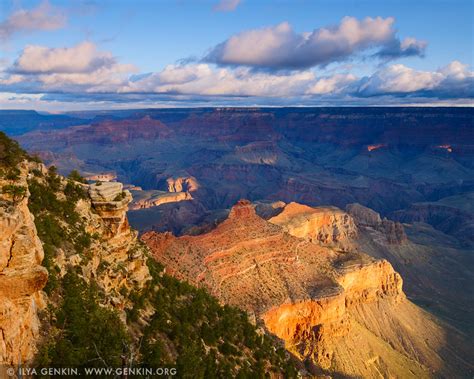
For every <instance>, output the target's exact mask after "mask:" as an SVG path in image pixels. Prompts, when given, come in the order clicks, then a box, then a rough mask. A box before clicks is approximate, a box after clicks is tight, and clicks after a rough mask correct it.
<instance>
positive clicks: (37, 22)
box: [0, 1, 66, 40]
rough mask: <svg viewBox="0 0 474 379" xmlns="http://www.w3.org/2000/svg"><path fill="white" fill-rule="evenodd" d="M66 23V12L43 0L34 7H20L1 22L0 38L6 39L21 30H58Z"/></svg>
mask: <svg viewBox="0 0 474 379" xmlns="http://www.w3.org/2000/svg"><path fill="white" fill-rule="evenodd" d="M65 24H66V16H65V14H64V13H63V12H62V11H61V10H60V9H58V8H56V7H53V6H52V5H50V4H49V2H48V1H43V2H42V3H41V4H40V5H38V7H36V8H34V9H31V10H25V9H20V10H18V11H16V12H14V13H12V14H11V15H10V16H9V17H8V18H7V19H6V20H4V21H3V22H1V23H0V39H3V40H6V39H8V38H10V37H11V36H12V35H13V34H15V33H19V32H33V31H35V30H56V29H60V28H62V27H63V26H64V25H65Z"/></svg>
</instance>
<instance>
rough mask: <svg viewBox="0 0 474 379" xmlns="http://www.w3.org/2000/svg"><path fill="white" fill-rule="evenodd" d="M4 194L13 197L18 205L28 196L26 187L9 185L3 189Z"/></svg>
mask: <svg viewBox="0 0 474 379" xmlns="http://www.w3.org/2000/svg"><path fill="white" fill-rule="evenodd" d="M2 192H3V193H5V194H7V195H9V196H11V197H12V199H13V202H15V203H16V202H18V201H21V200H23V198H24V197H25V196H26V187H23V186H17V185H13V184H8V185H5V186H3V187H2Z"/></svg>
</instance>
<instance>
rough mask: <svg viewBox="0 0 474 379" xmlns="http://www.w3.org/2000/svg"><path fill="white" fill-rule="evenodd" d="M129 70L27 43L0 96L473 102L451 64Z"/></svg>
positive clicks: (457, 65)
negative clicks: (356, 70)
mask: <svg viewBox="0 0 474 379" xmlns="http://www.w3.org/2000/svg"><path fill="white" fill-rule="evenodd" d="M357 38H358V37H357ZM354 39H356V36H354ZM408 45H409V44H408ZM408 45H407V46H408ZM136 71H137V70H136V68H135V67H134V66H132V65H129V64H123V63H120V62H119V61H118V59H117V58H116V57H115V56H113V55H112V54H111V53H110V52H107V51H101V50H100V49H98V47H97V46H96V45H95V44H93V43H91V42H88V41H85V42H82V43H79V44H77V45H75V46H72V47H66V48H47V47H44V46H35V45H30V46H27V47H25V49H24V50H23V51H22V52H21V53H20V55H19V57H18V59H17V60H16V61H15V62H14V63H13V64H12V65H11V66H10V67H8V68H6V70H4V71H3V73H0V93H2V92H3V93H10V94H15V95H14V96H13V97H12V98H13V99H14V98H18V99H22V98H23V97H24V96H26V95H36V94H42V97H41V99H42V101H43V102H44V101H53V100H54V101H56V100H57V101H60V102H70V101H74V99H75V101H78V102H84V103H90V102H94V101H97V102H108V103H110V102H116V103H126V102H133V103H134V104H136V103H138V102H143V103H147V104H152V103H153V102H157V101H159V102H170V104H178V103H192V104H206V103H209V102H212V104H215V105H218V104H220V105H222V104H226V103H227V104H228V103H229V102H231V103H233V104H234V103H235V104H240V105H245V104H248V105H252V104H267V105H295V104H307V105H308V104H313V105H314V104H315V102H317V104H320V103H324V102H325V101H328V102H329V101H332V102H333V103H332V104H333V105H341V104H351V105H353V104H365V105H367V104H370V102H371V101H381V102H382V103H387V102H389V101H390V99H392V100H393V99H400V100H399V101H405V100H403V99H408V98H411V99H416V102H418V103H421V102H424V101H428V100H427V99H451V100H452V101H458V100H459V99H470V98H473V97H474V74H473V72H472V71H470V68H469V67H468V66H467V65H465V64H463V63H461V62H458V61H453V62H451V63H449V64H448V65H446V66H444V67H441V68H440V69H438V70H435V71H421V70H415V69H413V68H410V67H407V66H405V65H401V64H393V65H390V66H384V67H381V68H379V69H378V70H377V71H375V72H374V73H373V74H371V75H368V76H366V77H363V78H358V77H356V76H355V75H354V74H352V73H350V72H348V68H347V66H339V68H337V67H333V69H332V70H330V71H325V73H323V74H322V75H320V74H316V72H315V71H314V70H312V69H305V70H303V69H301V70H275V71H272V70H255V69H253V68H252V67H246V66H228V67H223V66H219V65H214V64H210V63H202V62H201V63H185V64H173V65H168V66H166V67H165V68H164V69H163V70H161V71H158V72H150V73H139V72H136ZM25 99H27V97H25ZM371 99H372V100H371ZM374 99H376V100H374ZM6 101H10V100H8V98H7V100H6ZM407 101H408V100H407ZM429 101H433V100H429Z"/></svg>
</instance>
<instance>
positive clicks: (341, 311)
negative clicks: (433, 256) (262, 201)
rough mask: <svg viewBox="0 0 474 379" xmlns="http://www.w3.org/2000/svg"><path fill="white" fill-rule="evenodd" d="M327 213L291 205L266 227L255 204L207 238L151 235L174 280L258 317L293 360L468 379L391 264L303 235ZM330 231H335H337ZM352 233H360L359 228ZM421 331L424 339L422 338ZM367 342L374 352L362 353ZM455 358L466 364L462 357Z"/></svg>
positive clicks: (322, 368)
mask: <svg viewBox="0 0 474 379" xmlns="http://www.w3.org/2000/svg"><path fill="white" fill-rule="evenodd" d="M287 207H288V206H287ZM292 210H293V211H294V212H293V214H294V216H295V219H296V221H294V222H292V219H291V214H292ZM302 210H303V211H304V212H302ZM320 211H321V210H316V211H313V210H311V209H307V208H305V207H303V206H300V205H298V204H294V205H291V206H290V207H289V208H288V209H287V210H286V215H285V214H284V213H285V210H284V211H283V212H282V213H280V215H283V216H282V217H279V218H278V216H276V217H275V218H277V220H279V221H281V223H282V225H284V226H280V225H277V224H276V223H272V222H268V221H265V220H264V219H262V218H260V217H259V216H258V215H257V214H256V213H255V209H254V206H253V205H252V204H251V203H250V202H248V201H240V202H238V203H237V204H236V205H235V206H234V207H233V208H232V210H231V212H230V214H229V217H228V218H227V219H226V220H225V221H224V222H222V223H221V224H219V225H218V226H217V227H216V228H215V229H214V230H212V231H210V232H208V233H206V234H201V235H198V236H188V235H185V236H182V237H175V236H173V235H172V234H171V233H161V234H160V233H156V232H148V233H145V234H144V235H143V237H142V239H143V241H144V242H145V243H146V244H147V245H148V246H149V247H150V249H151V250H152V251H153V254H154V256H155V258H156V259H157V260H158V261H160V262H162V263H163V264H164V265H165V267H166V268H167V270H168V272H170V273H172V274H173V275H175V276H177V277H178V278H181V279H186V280H187V281H189V282H190V283H192V284H195V285H200V286H205V287H207V288H208V289H209V290H210V291H211V293H212V294H214V295H216V296H217V297H219V298H220V299H221V300H222V301H224V302H226V303H229V304H232V305H237V306H239V307H241V308H243V309H245V310H246V311H247V312H248V313H250V314H253V315H256V316H257V318H258V319H260V320H262V321H263V323H264V325H265V327H266V329H268V330H269V331H270V332H271V333H273V334H275V335H276V336H278V337H279V338H281V339H282V340H283V341H284V342H285V346H286V348H287V349H288V350H289V351H290V352H292V353H293V354H295V355H296V356H297V357H299V358H300V359H301V360H302V361H306V362H313V364H314V366H313V373H318V372H319V373H323V372H339V373H340V374H343V375H349V376H362V377H378V376H379V375H381V376H384V377H388V376H398V377H429V376H430V375H431V371H430V370H434V371H437V372H444V373H446V372H449V371H443V370H455V371H456V370H459V372H465V371H462V370H465V368H466V366H465V365H464V366H463V367H462V368H453V367H449V368H447V367H445V366H444V364H443V359H444V357H445V356H446V354H448V355H449V354H451V353H443V351H442V347H443V345H444V344H445V343H446V341H445V335H444V331H443V329H442V328H441V327H440V326H439V324H438V323H437V322H436V321H435V320H434V319H433V318H432V317H430V316H428V314H426V313H424V312H423V311H421V310H420V309H419V308H417V307H416V306H414V305H413V304H411V303H410V302H409V301H408V300H407V299H406V297H405V295H404V293H403V291H402V279H401V277H400V275H398V273H396V272H395V271H394V270H393V268H392V266H391V265H390V263H388V262H387V261H386V260H377V259H374V258H371V257H369V256H367V255H365V254H363V253H355V252H344V251H341V250H336V249H334V248H331V247H329V246H323V245H321V244H320V243H319V242H320V240H319V239H318V238H314V241H315V242H317V243H313V242H310V238H307V233H303V232H300V231H299V230H300V229H299V228H298V227H299V226H300V225H301V223H300V221H299V218H300V217H301V215H302V214H306V216H305V217H306V220H307V219H308V215H309V216H311V217H309V218H310V220H312V217H313V215H314V214H316V216H314V217H315V220H322V219H324V217H323V218H320V215H318V212H320ZM328 212H329V213H328V215H327V220H330V223H329V224H331V223H332V222H333V221H335V220H336V219H337V218H339V217H342V220H344V219H346V222H345V223H344V222H343V223H342V225H344V228H345V227H346V226H349V225H352V224H351V223H350V221H348V217H349V216H348V215H347V214H344V212H342V211H336V210H334V209H329V210H328ZM344 215H345V216H344ZM335 217H336V218H335ZM349 219H350V217H349ZM274 221H275V220H274ZM305 222H308V221H305ZM309 224H310V225H311V226H312V228H311V229H310V230H311V232H310V233H309V235H311V236H318V235H319V233H318V231H317V224H318V222H317V221H311V222H309ZM288 225H292V226H293V225H294V226H295V227H294V229H293V228H288ZM321 225H322V229H325V228H327V225H328V223H326V222H323V223H321ZM289 229H291V230H292V231H293V233H294V234H299V237H296V236H294V235H292V234H290V232H288V230H289ZM307 230H309V229H307ZM345 230H352V232H353V231H354V228H353V225H352V226H351V228H346V229H345ZM352 232H351V233H352ZM349 234H350V233H349ZM323 235H326V234H325V233H323ZM301 237H302V238H301ZM333 237H334V235H333ZM382 320H387V321H386V324H387V325H382V324H383V323H384V322H383V321H382ZM385 326H387V327H385ZM421 326H422V327H423V330H418V329H416V328H418V327H421ZM396 328H399V330H397V329H396ZM362 343H363V344H365V346H364V349H363V350H362V351H358V349H359V348H358V345H360V344H362ZM443 354H444V355H443ZM454 355H456V354H454ZM449 358H450V359H451V361H452V362H453V361H457V362H461V359H459V358H458V357H457V356H455V357H454V358H453V357H452V356H451V355H450V356H449ZM310 366H311V364H310Z"/></svg>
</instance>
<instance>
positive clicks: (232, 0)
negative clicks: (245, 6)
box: [213, 0, 241, 12]
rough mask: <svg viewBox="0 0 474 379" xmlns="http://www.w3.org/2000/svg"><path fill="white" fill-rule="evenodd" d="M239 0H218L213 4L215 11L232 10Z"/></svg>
mask: <svg viewBox="0 0 474 379" xmlns="http://www.w3.org/2000/svg"><path fill="white" fill-rule="evenodd" d="M240 1H241V0H220V1H219V3H217V4H216V5H215V6H214V8H213V9H214V11H216V12H232V11H235V9H236V8H237V7H238V6H239V4H240Z"/></svg>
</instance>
